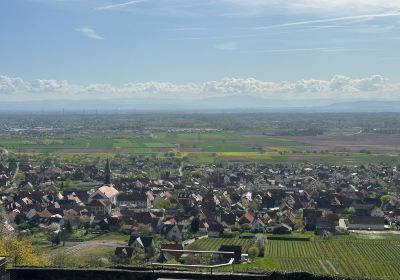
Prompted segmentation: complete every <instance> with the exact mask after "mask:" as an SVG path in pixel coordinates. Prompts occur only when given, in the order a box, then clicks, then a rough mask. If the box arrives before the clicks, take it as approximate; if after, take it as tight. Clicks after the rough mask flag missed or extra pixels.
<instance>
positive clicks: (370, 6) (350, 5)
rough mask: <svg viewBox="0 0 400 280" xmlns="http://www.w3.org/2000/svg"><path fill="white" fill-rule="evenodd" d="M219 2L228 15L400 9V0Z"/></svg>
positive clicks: (363, 11) (317, 13)
mask: <svg viewBox="0 0 400 280" xmlns="http://www.w3.org/2000/svg"><path fill="white" fill-rule="evenodd" d="M218 2H220V3H222V4H224V5H225V6H226V7H227V8H228V9H230V12H228V13H227V15H259V14H266V13H281V14H309V15H310V14H314V15H321V16H334V15H343V16H345V15H354V14H361V13H384V12H393V11H396V10H398V9H400V1H398V0H391V1H383V0H290V1H287V0H268V1H266V0H219V1H218Z"/></svg>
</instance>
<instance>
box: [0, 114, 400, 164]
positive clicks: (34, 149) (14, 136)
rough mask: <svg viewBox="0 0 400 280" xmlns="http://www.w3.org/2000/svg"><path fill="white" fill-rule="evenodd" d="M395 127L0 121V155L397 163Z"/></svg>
mask: <svg viewBox="0 0 400 280" xmlns="http://www.w3.org/2000/svg"><path fill="white" fill-rule="evenodd" d="M398 120H399V118H398V114H379V115H375V114H359V115H354V114H340V115H335V114H311V115H309V114H268V113H265V114H217V115H216V114H188V115H174V114H164V115H150V114H149V115H146V114H143V115H140V114H137V115H135V114H133V115H96V116H94V115H83V116H82V115H68V116H65V115H63V116H60V115H43V116H42V115H32V116H31V115H30V116H27V115H16V116H13V117H11V116H0V148H4V149H7V150H8V151H10V152H13V153H16V154H54V155H57V156H64V157H68V156H70V155H85V156H87V155H99V154H102V155H107V156H110V155H115V154H126V155H140V156H146V157H158V158H162V157H167V156H168V157H176V158H180V159H185V160H187V161H189V162H194V163H206V164H209V163H213V162H215V161H216V160H227V161H248V160H251V161H253V160H256V161H264V162H272V163H287V162H300V161H301V162H304V161H310V162H318V163H346V164H347V163H348V164H363V163H369V162H372V163H380V162H385V163H390V164H398V163H399V162H400V161H399V159H398V154H399V152H400V146H399V145H397V143H399V140H400V122H399V121H398ZM1 121H2V122H1Z"/></svg>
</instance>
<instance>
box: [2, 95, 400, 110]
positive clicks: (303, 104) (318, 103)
mask: <svg viewBox="0 0 400 280" xmlns="http://www.w3.org/2000/svg"><path fill="white" fill-rule="evenodd" d="M0 112H3V113H4V112H43V113H44V112H47V113H50V112H58V113H61V112H76V113H95V112H97V113H116V112H119V113H123V112H338V113H340V112H400V101H351V102H339V103H335V102H334V101H332V100H302V101H291V100H285V101H280V100H270V99H265V98H258V97H244V96H232V97H216V98H207V99H199V100H181V99H178V100H177V99H129V100H125V99H116V100H96V101H90V100H80V101H71V100H50V101H29V102H1V103H0Z"/></svg>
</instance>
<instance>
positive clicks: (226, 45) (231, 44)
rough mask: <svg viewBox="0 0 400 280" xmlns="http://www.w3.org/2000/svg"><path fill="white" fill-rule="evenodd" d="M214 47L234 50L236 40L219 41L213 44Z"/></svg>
mask: <svg viewBox="0 0 400 280" xmlns="http://www.w3.org/2000/svg"><path fill="white" fill-rule="evenodd" d="M214 47H215V48H216V49H219V50H223V51H234V50H236V49H237V43H236V42H223V43H219V44H217V45H215V46H214Z"/></svg>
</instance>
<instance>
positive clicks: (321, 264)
mask: <svg viewBox="0 0 400 280" xmlns="http://www.w3.org/2000/svg"><path fill="white" fill-rule="evenodd" d="M367 237H368V235H367V236H366V235H363V236H342V237H334V238H332V239H331V240H321V239H319V238H315V239H311V241H281V240H267V241H266V245H265V253H264V257H263V258H257V259H256V260H255V261H254V262H252V263H249V264H240V265H236V266H235V270H237V271H254V270H260V271H266V270H280V271H307V272H311V273H316V274H331V275H341V276H352V277H370V278H382V279H400V269H399V267H400V240H399V238H398V237H397V236H389V235H386V236H385V235H374V237H373V238H372V237H371V238H367ZM381 237H382V239H380V238H381ZM252 242H253V241H252V240H251V239H238V238H233V239H228V238H205V239H201V240H198V241H196V242H195V243H193V244H191V245H190V249H196V250H218V249H219V246H220V245H223V244H225V245H228V244H230V245H242V246H243V248H242V252H246V251H247V250H248V248H249V247H250V246H252Z"/></svg>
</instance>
